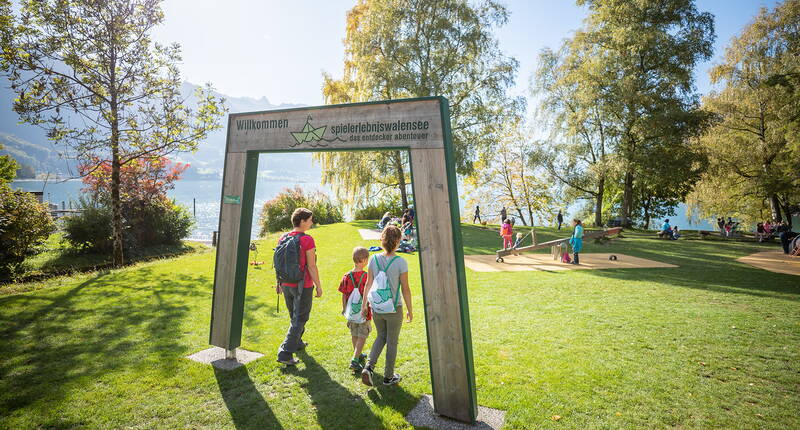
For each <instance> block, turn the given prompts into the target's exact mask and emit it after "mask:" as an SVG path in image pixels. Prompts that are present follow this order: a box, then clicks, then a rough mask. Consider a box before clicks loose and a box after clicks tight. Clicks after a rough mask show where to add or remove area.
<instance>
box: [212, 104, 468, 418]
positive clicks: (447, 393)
mask: <svg viewBox="0 0 800 430" xmlns="http://www.w3.org/2000/svg"><path fill="white" fill-rule="evenodd" d="M386 149H397V150H408V151H409V153H410V159H411V176H412V187H413V194H414V203H415V206H416V207H415V210H416V213H417V218H418V219H419V220H421V222H420V223H419V224H418V226H417V229H418V236H419V256H420V269H421V272H422V273H421V275H422V292H423V301H424V309H425V327H426V333H427V336H428V355H429V360H430V370H431V383H432V384H431V385H432V387H433V401H434V409H435V410H436V412H437V413H439V414H441V415H444V416H447V417H451V418H455V419H458V420H461V421H467V422H474V421H475V417H476V414H477V401H476V394H475V374H474V370H473V360H472V340H471V334H470V323H469V309H468V304H467V288H466V278H465V275H464V256H463V250H462V247H461V230H460V226H459V223H460V216H459V208H458V191H457V187H456V174H455V167H454V160H453V144H452V138H451V134H450V113H449V105H448V102H447V99H445V98H443V97H426V98H417V99H405V100H391V101H384V102H368V103H355V104H345V105H330V106H317V107H310V108H299V109H283V110H272V111H264V112H251V113H237V114H231V115H229V116H228V138H227V144H226V147H225V171H224V176H223V185H222V196H221V205H220V217H219V240H218V245H217V259H216V267H215V272H214V298H213V306H212V311H211V334H210V339H209V342H210V343H211V344H212V345H215V346H218V347H221V348H225V349H226V350H228V351H234V350H235V349H236V348H237V347H238V346H239V344H240V342H241V336H242V317H243V312H244V297H245V287H246V283H247V268H248V265H247V257H248V246H249V244H250V230H251V226H252V221H253V200H254V196H255V188H256V173H257V168H258V157H259V154H261V153H268V152H306V151H353V150H386Z"/></svg>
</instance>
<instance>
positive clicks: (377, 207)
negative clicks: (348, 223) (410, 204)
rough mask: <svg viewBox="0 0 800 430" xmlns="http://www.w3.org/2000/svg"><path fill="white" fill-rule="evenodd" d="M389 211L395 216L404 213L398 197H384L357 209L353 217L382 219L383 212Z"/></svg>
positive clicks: (358, 218)
mask: <svg viewBox="0 0 800 430" xmlns="http://www.w3.org/2000/svg"><path fill="white" fill-rule="evenodd" d="M386 212H389V213H390V214H392V215H394V216H398V217H399V216H400V215H401V214H402V213H403V207H402V204H401V203H400V199H397V198H384V199H383V200H380V201H378V202H375V203H374V204H370V205H369V206H367V207H365V208H362V209H357V210H356V212H355V215H354V217H353V218H355V219H356V220H361V219H381V218H382V217H383V214H385V213H386Z"/></svg>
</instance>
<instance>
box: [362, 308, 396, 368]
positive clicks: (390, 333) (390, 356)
mask: <svg viewBox="0 0 800 430" xmlns="http://www.w3.org/2000/svg"><path fill="white" fill-rule="evenodd" d="M372 322H373V323H374V324H375V331H377V332H378V335H377V337H376V338H375V342H373V343H372V349H371V350H370V351H369V361H368V362H367V367H369V368H370V369H373V368H375V363H376V362H377V361H378V358H379V357H380V356H381V352H382V351H383V347H384V346H386V365H385V367H384V371H383V376H384V377H385V378H391V377H392V375H394V361H395V360H396V359H397V342H398V340H400V329H401V328H403V307H402V306H398V307H397V308H396V311H395V312H394V313H392V314H376V313H375V312H373V313H372Z"/></svg>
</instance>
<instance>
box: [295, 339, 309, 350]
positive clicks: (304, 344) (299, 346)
mask: <svg viewBox="0 0 800 430" xmlns="http://www.w3.org/2000/svg"><path fill="white" fill-rule="evenodd" d="M307 346H308V342H303V341H302V340H301V341H300V345H298V346H297V350H298V351H302V350H304V349H306V347H307Z"/></svg>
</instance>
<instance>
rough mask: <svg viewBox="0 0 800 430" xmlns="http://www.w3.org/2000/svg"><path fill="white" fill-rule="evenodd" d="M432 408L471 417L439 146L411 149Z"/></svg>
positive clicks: (447, 208) (448, 213) (458, 416)
mask: <svg viewBox="0 0 800 430" xmlns="http://www.w3.org/2000/svg"><path fill="white" fill-rule="evenodd" d="M411 171H412V173H413V176H414V177H413V187H414V202H415V204H416V208H415V209H416V212H417V219H418V220H420V222H419V223H418V224H417V229H418V233H419V246H420V247H419V255H420V260H421V261H420V266H421V270H422V273H421V275H422V283H423V285H424V287H423V288H424V289H425V291H424V294H425V318H426V327H427V331H428V340H429V342H428V347H429V353H430V359H431V363H430V365H431V378H432V381H431V383H432V385H433V401H434V409H435V410H436V412H437V413H439V414H441V415H445V416H448V417H451V418H456V419H459V420H462V421H470V420H471V418H470V415H469V410H468V407H467V405H469V404H470V399H469V386H468V379H467V378H468V369H467V364H466V357H465V353H464V339H463V336H462V333H463V332H462V327H461V307H460V305H459V294H458V282H457V278H456V265H455V253H454V248H453V232H452V224H451V217H450V205H449V203H450V202H449V198H448V188H447V176H446V170H445V156H444V150H443V149H413V150H411Z"/></svg>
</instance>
